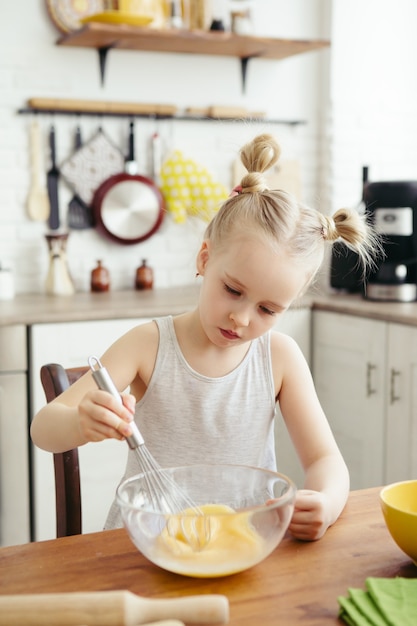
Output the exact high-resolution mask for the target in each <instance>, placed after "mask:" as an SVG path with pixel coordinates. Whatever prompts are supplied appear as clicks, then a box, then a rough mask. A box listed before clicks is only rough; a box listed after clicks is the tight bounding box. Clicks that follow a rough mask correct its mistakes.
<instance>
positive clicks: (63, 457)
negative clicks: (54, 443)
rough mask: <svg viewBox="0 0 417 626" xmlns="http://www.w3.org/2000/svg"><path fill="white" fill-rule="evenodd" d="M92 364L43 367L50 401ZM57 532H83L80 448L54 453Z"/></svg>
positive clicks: (58, 535) (43, 377)
mask: <svg viewBox="0 0 417 626" xmlns="http://www.w3.org/2000/svg"><path fill="white" fill-rule="evenodd" d="M88 369H89V368H88V367H87V366H85V367H71V368H69V369H64V368H63V367H62V365H59V364H57V363H48V364H47V365H43V366H42V367H41V381H42V386H43V389H44V392H45V396H46V400H47V402H51V400H53V399H54V398H56V397H57V396H59V394H60V393H62V392H63V391H65V389H68V387H69V386H70V385H72V383H74V382H75V381H76V380H78V379H79V378H81V376H82V375H83V374H85V373H86V372H87V371H88ZM54 469H55V496H56V536H57V537H67V536H69V535H80V534H81V533H82V514H81V487H80V467H79V460H78V449H77V448H74V449H73V450H68V451H67V452H58V453H54Z"/></svg>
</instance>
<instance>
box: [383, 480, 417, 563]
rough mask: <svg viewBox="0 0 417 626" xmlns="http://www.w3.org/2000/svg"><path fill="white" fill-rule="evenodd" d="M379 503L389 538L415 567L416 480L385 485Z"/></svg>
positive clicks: (416, 532) (416, 534) (416, 556)
mask: <svg viewBox="0 0 417 626" xmlns="http://www.w3.org/2000/svg"><path fill="white" fill-rule="evenodd" d="M380 503H381V508H382V513H383V516H384V519H385V523H386V525H387V528H388V530H389V532H390V535H391V537H392V538H393V539H394V541H395V543H396V544H397V546H398V547H399V548H400V549H401V550H402V551H403V552H405V554H407V556H409V557H410V558H411V559H412V561H413V562H414V564H415V565H417V480H405V481H402V482H397V483H393V484H391V485H387V486H386V487H384V488H383V489H382V490H381V492H380Z"/></svg>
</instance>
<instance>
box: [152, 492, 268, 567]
mask: <svg viewBox="0 0 417 626" xmlns="http://www.w3.org/2000/svg"><path fill="white" fill-rule="evenodd" d="M198 508H199V511H200V512H201V513H202V515H196V512H195V511H194V510H193V509H187V510H185V511H183V513H182V514H180V515H172V516H169V517H168V518H167V520H166V525H165V527H164V529H163V531H162V532H161V534H160V536H159V537H158V541H157V544H156V546H155V547H156V550H157V552H158V557H159V558H160V559H164V558H165V559H168V560H171V561H172V560H173V559H175V562H176V567H177V569H176V571H179V569H178V568H180V569H181V573H184V574H186V575H196V566H197V564H198V571H200V572H201V573H202V572H203V571H204V570H206V571H210V572H211V574H213V573H214V574H215V572H216V568H217V567H218V566H219V567H220V570H219V574H218V575H225V574H229V573H232V572H233V571H238V569H240V568H241V564H242V562H247V563H250V562H254V561H256V560H257V559H258V558H260V557H261V556H262V554H263V551H264V550H265V542H264V540H263V539H262V537H261V536H260V535H259V534H258V533H257V532H256V530H255V528H254V527H253V526H252V524H251V521H250V512H241V513H237V512H236V511H234V510H233V509H232V508H230V507H229V506H226V505H223V504H205V505H202V506H199V507H198ZM228 567H229V568H230V571H229V570H228V569H227V568H228Z"/></svg>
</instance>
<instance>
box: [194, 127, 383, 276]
mask: <svg viewBox="0 0 417 626" xmlns="http://www.w3.org/2000/svg"><path fill="white" fill-rule="evenodd" d="M280 154H281V149H280V147H279V145H278V143H277V142H276V140H275V139H274V137H272V136H271V135H268V134H263V135H259V136H258V137H255V138H254V139H253V140H252V141H251V142H249V143H248V144H246V145H245V146H243V148H242V149H241V150H240V157H241V161H242V163H243V165H244V166H245V168H246V169H247V174H246V175H245V176H243V178H242V181H241V183H240V185H239V187H238V188H236V189H238V192H237V194H235V195H234V196H233V197H230V198H229V199H228V200H226V202H225V203H224V204H223V205H222V207H221V208H220V210H219V212H218V213H217V214H216V215H215V217H214V218H213V219H212V221H211V222H210V224H209V225H208V227H207V229H206V233H205V236H206V238H207V239H210V241H211V242H212V244H213V246H214V247H216V246H220V245H223V244H226V243H227V240H228V239H229V238H230V237H231V236H234V235H235V234H237V233H239V234H240V233H248V234H251V233H254V232H257V233H259V234H263V235H264V236H265V235H266V236H267V237H268V239H269V240H270V241H272V242H273V243H274V245H276V246H278V247H279V248H280V249H284V250H285V252H286V253H287V254H288V255H289V256H291V257H292V258H294V260H296V261H297V263H305V265H306V267H308V266H310V270H309V271H308V272H307V273H308V274H309V276H310V279H312V278H313V277H314V275H315V274H316V272H317V271H318V269H319V267H320V265H321V263H322V260H323V257H324V252H325V245H326V243H327V242H330V243H333V242H334V241H336V240H338V239H340V240H342V241H343V242H344V243H345V244H346V245H347V246H348V247H349V248H350V249H351V250H353V251H354V252H356V253H357V254H358V259H359V262H360V263H361V264H362V267H363V271H364V275H365V272H366V269H367V268H368V267H373V265H374V263H375V261H374V259H375V258H376V256H378V254H379V253H380V251H381V246H380V244H379V240H378V236H377V235H376V233H375V232H374V231H372V229H371V228H370V226H369V225H368V223H367V222H366V219H365V218H364V216H361V215H359V213H358V212H357V211H355V210H353V209H339V210H338V211H336V213H334V215H333V216H326V215H323V214H322V213H321V212H320V211H318V210H317V209H313V208H310V207H308V206H307V205H305V204H303V203H300V202H298V201H297V199H296V198H294V197H293V196H292V195H291V194H289V193H287V192H285V191H282V190H270V189H268V186H267V184H266V179H265V176H264V172H266V171H267V170H268V169H270V168H271V167H272V166H273V165H274V164H275V163H276V162H277V161H278V159H279V157H280Z"/></svg>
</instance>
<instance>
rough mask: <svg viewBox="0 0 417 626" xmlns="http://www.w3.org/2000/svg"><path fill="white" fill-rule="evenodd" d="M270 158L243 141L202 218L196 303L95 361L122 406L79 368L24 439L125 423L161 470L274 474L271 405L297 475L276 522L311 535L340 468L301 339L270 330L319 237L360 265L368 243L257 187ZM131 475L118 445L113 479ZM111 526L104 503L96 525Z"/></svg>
mask: <svg viewBox="0 0 417 626" xmlns="http://www.w3.org/2000/svg"><path fill="white" fill-rule="evenodd" d="M279 155H280V149H279V146H278V144H277V143H276V141H275V140H274V138H273V137H271V136H270V135H260V136H258V137H256V138H255V139H254V140H253V141H252V142H250V143H249V144H247V145H246V146H244V147H243V148H242V150H241V159H242V163H243V165H244V166H245V167H246V169H247V171H248V173H247V174H246V176H244V177H243V179H242V181H241V185H240V186H239V187H238V188H236V189H235V190H234V192H233V194H232V196H231V197H230V198H229V199H228V200H227V201H226V202H225V203H224V205H223V206H222V207H221V209H220V210H219V212H218V213H217V214H216V215H215V217H214V218H213V220H212V221H211V223H210V224H209V225H208V227H207V230H206V233H205V237H204V240H203V242H202V244H201V248H200V250H199V252H198V255H197V260H196V267H197V276H198V277H199V280H201V289H200V295H199V300H198V304H197V306H196V308H195V309H194V310H193V311H190V312H188V313H184V314H182V315H178V316H177V317H174V318H172V317H170V316H169V317H165V318H161V319H156V320H154V321H152V322H150V323H147V324H143V325H139V326H137V327H136V328H134V329H133V330H131V331H129V332H128V333H126V334H125V335H124V336H122V337H121V338H120V339H118V340H117V341H116V342H115V343H114V344H113V345H112V346H110V348H109V349H108V350H107V351H106V352H105V354H104V355H103V357H102V358H101V361H102V364H103V365H104V366H105V367H106V368H107V369H108V371H109V373H110V375H111V377H112V378H113V380H114V382H115V384H116V386H117V388H118V389H120V390H123V389H126V388H127V387H130V393H123V396H122V397H123V406H120V405H119V404H118V403H117V401H116V400H115V399H114V398H113V397H112V396H111V395H110V394H108V393H107V392H105V391H100V390H99V389H97V387H96V384H95V382H94V381H93V379H92V376H91V373H88V374H86V375H85V376H83V378H81V379H80V380H79V381H78V382H76V383H75V384H74V385H72V386H71V387H70V388H69V389H68V390H67V391H65V392H64V393H62V394H61V395H60V396H59V397H58V398H56V399H55V400H54V401H53V402H51V403H50V404H48V405H46V406H45V407H44V408H42V409H41V410H40V411H39V412H38V413H37V415H36V416H35V418H34V420H33V422H32V427H31V436H32V439H33V441H34V443H35V444H36V445H37V446H39V447H41V448H43V449H45V450H49V451H51V452H62V451H64V450H68V449H70V448H74V447H76V446H81V445H83V444H85V443H87V442H91V441H101V440H103V439H105V438H108V437H113V438H116V439H123V438H124V437H126V436H129V435H130V434H131V428H130V422H131V420H133V419H134V420H135V422H136V423H137V425H138V427H139V430H140V431H141V433H142V435H143V437H144V440H145V442H146V446H147V448H148V449H149V450H150V452H151V454H152V455H153V456H154V457H155V459H156V461H157V462H158V464H159V465H161V466H162V467H168V466H175V465H184V464H193V463H200V462H201V461H202V459H203V460H205V461H208V462H210V463H231V464H243V465H254V466H258V467H263V468H269V469H272V470H275V469H276V460H275V445H274V416H275V409H276V402H279V405H280V408H281V412H282V415H283V417H284V420H285V423H286V426H287V429H288V432H289V434H290V436H291V439H292V441H293V443H294V446H295V449H296V451H297V454H298V456H299V458H300V461H301V463H302V466H303V468H304V472H305V481H304V485H303V488H302V489H299V490H298V492H297V496H296V502H295V509H294V514H293V517H292V521H291V524H290V528H289V529H290V532H291V533H292V534H293V536H294V537H296V538H299V539H304V540H315V539H319V538H320V537H322V535H323V534H324V533H325V531H326V530H327V528H328V527H329V526H330V525H331V524H333V523H334V522H335V521H336V520H337V518H338V517H339V515H340V513H341V511H342V509H343V507H344V505H345V502H346V499H347V495H348V491H349V474H348V470H347V468H346V465H345V463H344V460H343V458H342V456H341V453H340V451H339V449H338V446H337V445H336V442H335V440H334V437H333V435H332V432H331V429H330V427H329V424H328V422H327V419H326V417H325V415H324V413H323V410H322V408H321V406H320V403H319V400H318V398H317V395H316V392H315V389H314V384H313V381H312V377H311V374H310V371H309V368H308V365H307V363H306V361H305V359H304V357H303V355H302V353H301V351H300V349H299V348H298V346H297V345H296V343H295V342H294V341H293V340H292V339H291V338H289V337H288V336H286V335H284V334H281V333H279V332H274V331H272V327H273V326H274V325H275V324H276V323H277V321H278V319H279V317H280V316H282V315H284V313H285V311H287V310H288V309H289V308H290V306H291V304H292V303H293V302H294V301H295V300H297V298H299V297H300V296H301V295H302V294H303V293H305V292H306V290H307V288H308V286H309V285H310V284H311V282H312V280H313V279H314V276H315V275H316V273H317V271H318V269H319V267H320V265H321V263H322V260H323V255H324V250H325V244H326V242H333V241H335V240H336V239H338V238H341V239H342V240H343V241H344V242H345V243H347V244H348V245H349V246H350V247H351V248H352V249H353V250H355V251H356V252H357V253H358V254H359V257H360V259H361V260H362V262H363V264H364V268H366V266H367V265H369V264H370V263H372V256H373V254H374V252H375V251H376V250H377V249H378V244H377V239H376V237H375V235H374V234H373V233H372V232H371V231H370V230H369V228H368V227H367V225H366V223H365V221H364V220H363V219H362V217H360V216H359V215H358V213H357V212H356V211H351V210H347V209H343V210H339V211H337V212H336V213H335V214H334V216H333V217H326V216H324V215H322V214H321V213H320V212H319V211H317V210H314V209H311V208H309V207H307V206H305V205H303V204H300V203H298V202H297V201H296V200H295V199H294V198H293V197H291V196H290V195H289V194H288V193H286V192H284V191H280V190H269V189H268V188H267V186H266V184H265V179H264V176H263V172H265V171H266V170H268V169H269V168H270V167H272V166H273V165H274V164H275V163H276V162H277V160H278V158H279ZM126 449H128V447H127V446H126ZM137 471H138V469H137V465H136V459H135V455H134V453H133V452H132V451H129V453H128V460H127V466H126V472H125V476H124V477H127V476H129V475H132V474H134V473H137ZM121 525H122V523H121V518H120V515H119V512H118V509H117V506H116V504H115V503H114V504H113V506H112V508H111V510H110V513H109V516H108V519H107V522H106V526H105V527H106V528H114V527H117V526H121Z"/></svg>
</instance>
